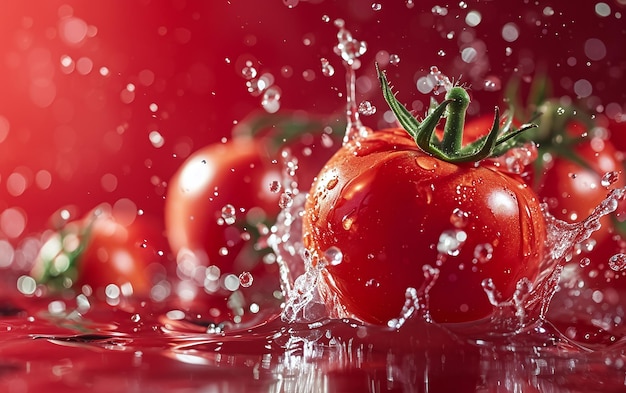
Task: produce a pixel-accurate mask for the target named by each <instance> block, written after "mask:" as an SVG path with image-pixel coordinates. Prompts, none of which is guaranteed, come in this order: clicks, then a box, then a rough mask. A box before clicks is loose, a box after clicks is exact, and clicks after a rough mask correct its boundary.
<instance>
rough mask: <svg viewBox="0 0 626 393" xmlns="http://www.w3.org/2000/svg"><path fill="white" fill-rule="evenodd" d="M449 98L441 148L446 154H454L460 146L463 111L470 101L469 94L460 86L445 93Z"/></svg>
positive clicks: (463, 123)
mask: <svg viewBox="0 0 626 393" xmlns="http://www.w3.org/2000/svg"><path fill="white" fill-rule="evenodd" d="M446 100H449V101H450V103H449V104H448V107H447V111H448V116H447V117H446V124H445V126H444V129H443V139H442V141H441V148H442V150H443V152H444V153H445V154H446V155H448V156H454V155H455V154H457V152H459V151H460V150H461V148H462V144H463V127H464V126H465V112H466V111H467V107H468V106H469V103H470V97H469V94H467V91H465V89H463V88H462V87H458V86H455V87H453V88H452V89H450V91H449V92H448V93H447V94H446Z"/></svg>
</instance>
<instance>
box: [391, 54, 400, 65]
mask: <svg viewBox="0 0 626 393" xmlns="http://www.w3.org/2000/svg"><path fill="white" fill-rule="evenodd" d="M389 63H390V64H392V65H398V64H399V63H400V56H398V55H396V54H392V55H389Z"/></svg>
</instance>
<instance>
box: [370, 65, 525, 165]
mask: <svg viewBox="0 0 626 393" xmlns="http://www.w3.org/2000/svg"><path fill="white" fill-rule="evenodd" d="M376 71H377V73H378V79H379V80H380V84H381V87H382V91H383V97H384V98H385V101H387V104H388V105H389V107H390V108H391V110H392V111H393V113H394V114H395V115H396V118H397V119H398V122H399V123H400V125H401V126H402V127H403V128H404V129H405V130H406V131H407V132H408V133H409V135H411V136H412V137H413V139H415V143H416V144H417V146H419V147H420V148H421V149H422V150H424V151H425V152H427V153H429V154H431V155H433V156H434V157H437V158H439V159H441V160H443V161H447V162H451V163H471V162H478V161H481V160H484V159H485V158H489V157H493V156H497V155H501V154H502V153H504V152H505V151H506V150H508V149H510V148H511V147H512V146H514V145H515V144H516V143H515V139H516V137H517V136H518V135H519V134H521V133H522V132H524V131H526V130H528V129H530V128H533V127H536V126H535V125H534V124H529V125H526V126H524V127H522V128H520V129H512V128H511V119H510V118H509V119H508V120H507V122H506V123H505V125H504V126H501V125H500V112H499V110H498V108H496V109H495V114H494V119H493V125H492V127H491V130H490V131H489V133H488V134H487V135H486V136H484V137H482V138H480V139H478V140H476V141H475V142H472V143H469V144H466V145H463V128H464V124H465V113H466V110H467V107H468V106H469V103H470V98H469V95H468V94H467V91H466V90H465V89H464V88H462V87H460V86H454V87H453V88H451V89H450V90H449V91H448V93H447V94H446V97H445V100H444V101H443V102H441V103H440V104H439V105H437V106H436V107H434V108H433V110H432V111H430V113H429V114H428V115H427V116H426V118H424V119H423V120H422V121H418V120H417V119H416V118H415V116H413V115H412V114H411V113H410V112H409V111H408V110H407V109H406V108H405V107H404V105H402V104H401V103H400V102H399V101H398V100H397V99H396V97H395V95H394V93H393V91H392V87H391V86H390V84H389V82H388V81H387V77H386V76H385V74H384V72H382V71H381V70H380V69H379V68H378V64H377V65H376ZM444 115H445V126H444V130H443V138H442V139H441V141H439V140H438V138H437V137H436V135H435V130H436V128H437V125H438V124H439V122H440V120H441V118H442V117H444Z"/></svg>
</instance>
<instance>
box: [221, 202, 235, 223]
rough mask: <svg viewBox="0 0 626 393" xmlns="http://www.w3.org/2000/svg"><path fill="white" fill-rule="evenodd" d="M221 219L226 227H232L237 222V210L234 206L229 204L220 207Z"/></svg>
mask: <svg viewBox="0 0 626 393" xmlns="http://www.w3.org/2000/svg"><path fill="white" fill-rule="evenodd" d="M222 218H223V219H224V223H226V225H232V224H234V223H235V221H236V220H237V210H236V209H235V206H233V205H231V204H227V205H225V206H224V207H222Z"/></svg>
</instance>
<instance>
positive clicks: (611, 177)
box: [600, 171, 619, 187]
mask: <svg viewBox="0 0 626 393" xmlns="http://www.w3.org/2000/svg"><path fill="white" fill-rule="evenodd" d="M617 180H619V173H618V172H616V171H613V172H607V173H605V174H604V175H603V176H602V180H601V181H600V184H601V185H602V187H608V186H610V185H611V184H615V182H617Z"/></svg>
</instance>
